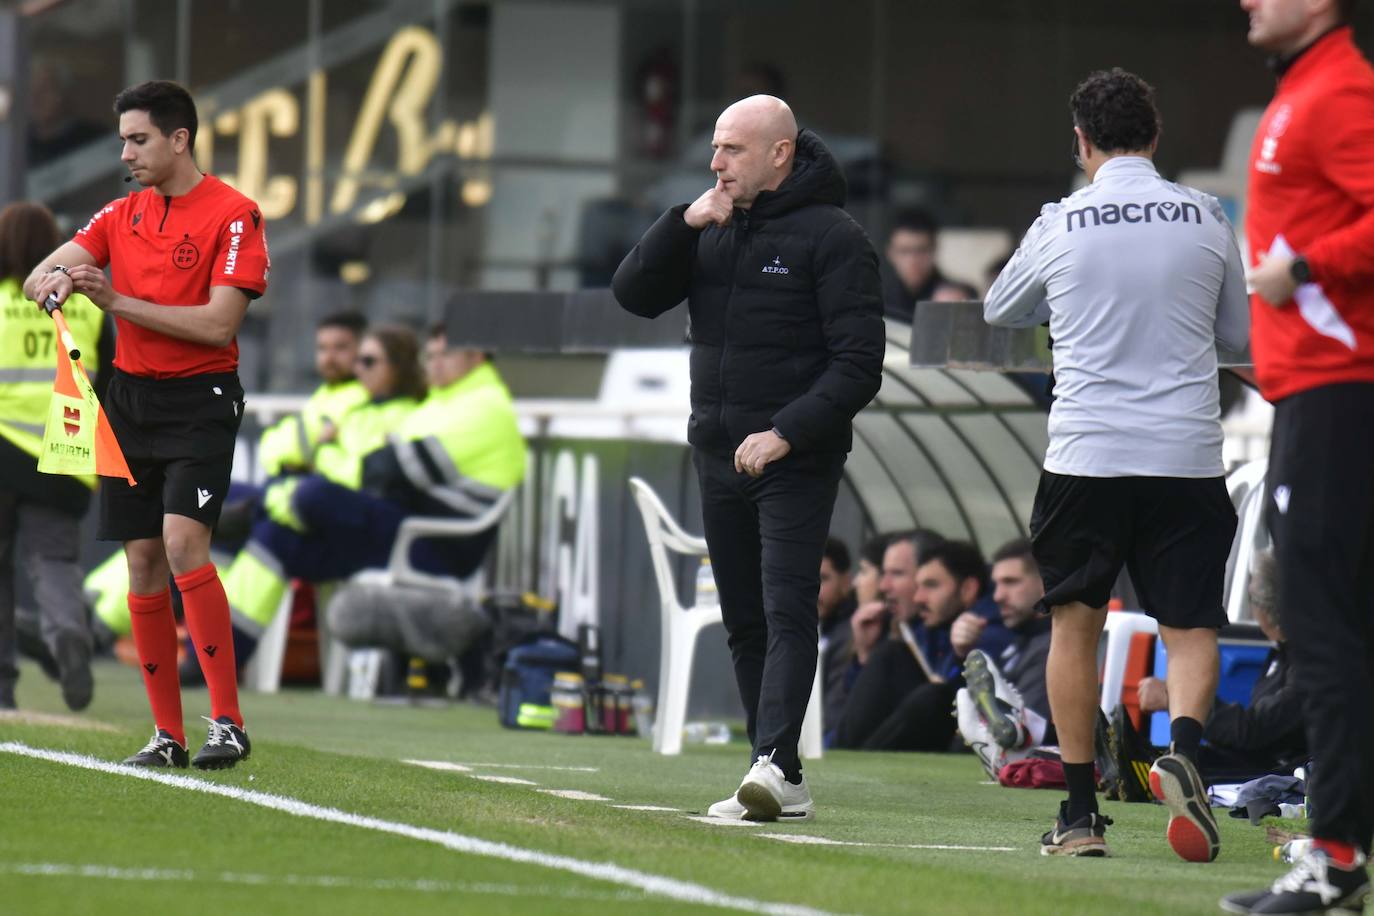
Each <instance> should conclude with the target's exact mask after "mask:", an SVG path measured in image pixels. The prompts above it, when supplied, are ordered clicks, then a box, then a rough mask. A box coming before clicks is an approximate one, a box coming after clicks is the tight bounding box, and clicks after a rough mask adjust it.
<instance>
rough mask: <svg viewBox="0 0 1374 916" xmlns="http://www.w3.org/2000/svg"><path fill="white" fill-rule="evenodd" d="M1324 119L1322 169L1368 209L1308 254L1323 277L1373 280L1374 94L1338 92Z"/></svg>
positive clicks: (1317, 274) (1315, 276)
mask: <svg viewBox="0 0 1374 916" xmlns="http://www.w3.org/2000/svg"><path fill="white" fill-rule="evenodd" d="M1322 120H1323V125H1324V128H1325V130H1326V134H1325V136H1324V138H1323V142H1322V148H1323V151H1322V153H1321V162H1322V173H1323V175H1324V176H1325V177H1326V179H1327V180H1328V181H1330V182H1331V183H1332V184H1334V185H1335V186H1336V187H1338V188H1340V189H1341V190H1342V191H1343V192H1345V194H1346V195H1347V196H1349V197H1350V199H1351V200H1353V201H1355V202H1356V203H1357V204H1358V205H1359V206H1360V207H1361V208H1362V209H1363V210H1364V213H1363V214H1362V215H1361V216H1360V217H1359V219H1356V220H1355V221H1354V222H1351V223H1349V224H1347V225H1345V226H1342V227H1341V228H1340V229H1337V230H1335V231H1334V232H1329V233H1327V234H1326V235H1323V236H1322V237H1321V238H1319V239H1317V240H1316V241H1315V242H1313V243H1312V244H1311V245H1309V246H1308V247H1307V250H1306V251H1304V252H1303V254H1304V255H1305V256H1306V257H1307V263H1308V265H1309V266H1310V267H1311V268H1312V278H1313V279H1314V280H1316V281H1318V282H1321V281H1323V280H1325V281H1333V280H1335V281H1341V282H1347V283H1349V282H1359V281H1362V280H1369V279H1374V156H1371V155H1370V150H1374V94H1371V93H1370V92H1368V91H1367V90H1363V89H1349V90H1344V91H1340V92H1337V93H1335V94H1334V95H1333V96H1332V97H1331V98H1330V99H1329V100H1328V105H1327V106H1326V110H1325V112H1324V117H1323V119H1322Z"/></svg>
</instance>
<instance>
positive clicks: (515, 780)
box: [469, 773, 539, 786]
mask: <svg viewBox="0 0 1374 916" xmlns="http://www.w3.org/2000/svg"><path fill="white" fill-rule="evenodd" d="M469 776H471V778H473V779H480V780H482V782H499V783H502V784H504V785H508V786H537V785H539V783H537V782H532V781H531V780H528V779H521V778H520V777H519V776H484V775H482V774H481V773H470V774H469Z"/></svg>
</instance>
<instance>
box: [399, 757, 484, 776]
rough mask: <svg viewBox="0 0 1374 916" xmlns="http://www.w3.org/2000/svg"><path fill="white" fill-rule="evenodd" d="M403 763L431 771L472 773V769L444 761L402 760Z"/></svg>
mask: <svg viewBox="0 0 1374 916" xmlns="http://www.w3.org/2000/svg"><path fill="white" fill-rule="evenodd" d="M401 763H411V764H414V765H415V766H417V767H425V768H426V769H429V770H447V771H449V772H451V773H471V772H472V767H469V766H463V765H462V764H461V763H448V762H447V761H444V760H402V761H401Z"/></svg>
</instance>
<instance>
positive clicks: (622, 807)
mask: <svg viewBox="0 0 1374 916" xmlns="http://www.w3.org/2000/svg"><path fill="white" fill-rule="evenodd" d="M611 807H612V808H619V809H620V810H621V811H670V812H672V813H673V814H677V813H678V811H679V810H680V809H678V808H665V807H663V806H662V805H611Z"/></svg>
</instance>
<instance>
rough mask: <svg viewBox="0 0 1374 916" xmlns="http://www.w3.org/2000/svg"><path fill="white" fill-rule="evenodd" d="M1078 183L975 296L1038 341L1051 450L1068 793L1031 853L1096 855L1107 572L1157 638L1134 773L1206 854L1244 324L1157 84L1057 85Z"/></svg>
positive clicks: (1236, 282)
mask: <svg viewBox="0 0 1374 916" xmlns="http://www.w3.org/2000/svg"><path fill="white" fill-rule="evenodd" d="M1070 107H1071V109H1072V111H1073V130H1074V159H1075V161H1076V162H1079V163H1080V164H1081V166H1082V168H1083V170H1084V171H1085V172H1086V173H1087V175H1088V178H1089V180H1090V182H1091V183H1090V184H1089V185H1088V186H1087V187H1085V188H1083V189H1082V190H1080V191H1078V192H1077V193H1075V194H1073V195H1071V196H1070V197H1067V198H1065V199H1063V200H1062V201H1058V202H1056V203H1051V204H1046V205H1045V207H1044V208H1043V209H1042V210H1041V211H1040V218H1039V219H1037V220H1036V221H1035V224H1034V225H1033V226H1031V228H1030V231H1029V232H1027V233H1026V237H1025V239H1024V240H1023V241H1022V242H1021V247H1020V248H1019V249H1018V250H1017V252H1016V254H1015V255H1013V256H1012V259H1011V261H1010V262H1008V264H1007V266H1006V267H1005V268H1004V269H1003V270H1002V272H1001V274H1000V275H999V276H998V278H997V281H996V282H995V283H994V284H993V286H992V289H990V290H989V291H988V295H987V300H986V303H985V305H984V313H985V317H986V318H987V320H988V322H989V323H991V324H998V325H1007V326H1010V327H1028V326H1033V325H1037V324H1041V323H1044V322H1048V323H1049V325H1050V336H1051V337H1052V338H1053V339H1054V371H1055V386H1054V393H1055V403H1054V406H1053V407H1052V408H1051V410H1050V420H1049V434H1050V444H1049V448H1048V450H1047V451H1046V453H1045V466H1044V472H1043V473H1042V475H1041V478H1040V487H1039V490H1038V491H1037V492H1036V496H1035V506H1034V508H1033V510H1032V513H1031V523H1030V528H1031V535H1032V547H1033V550H1034V554H1035V561H1036V563H1037V564H1038V565H1039V567H1040V572H1041V576H1042V577H1043V579H1044V584H1045V597H1044V598H1043V599H1042V600H1041V601H1040V604H1039V608H1040V610H1041V611H1042V612H1049V613H1051V614H1052V615H1053V621H1054V625H1053V629H1052V635H1051V637H1050V653H1049V660H1048V663H1047V666H1046V682H1047V686H1048V688H1049V696H1050V709H1051V711H1052V713H1053V719H1054V723H1055V727H1056V729H1057V731H1058V733H1059V746H1060V749H1061V752H1062V755H1063V760H1064V773H1065V778H1066V781H1067V782H1068V787H1069V798H1068V801H1066V802H1064V803H1063V804H1062V805H1061V806H1060V809H1059V817H1058V820H1057V821H1056V823H1055V826H1054V829H1052V830H1050V831H1049V832H1048V833H1046V834H1045V836H1044V838H1043V846H1042V850H1041V851H1042V852H1043V853H1045V854H1046V855H1075V856H1080V855H1087V856H1104V855H1108V854H1109V853H1108V851H1107V846H1106V841H1105V833H1106V827H1107V824H1109V823H1110V821H1109V820H1108V819H1107V818H1104V817H1102V816H1101V815H1100V814H1098V811H1097V797H1096V794H1095V792H1094V788H1095V787H1094V779H1093V726H1094V722H1095V720H1096V715H1097V711H1096V709H1095V707H1096V705H1097V694H1098V685H1097V644H1098V639H1099V637H1100V636H1101V634H1102V627H1103V624H1104V623H1105V621H1106V614H1107V599H1108V598H1109V597H1110V595H1111V591H1112V586H1113V585H1114V583H1115V582H1116V579H1117V576H1118V575H1119V573H1120V572H1121V569H1122V567H1123V566H1124V567H1126V568H1127V569H1128V570H1129V572H1130V575H1131V581H1132V582H1133V583H1134V584H1135V587H1136V590H1137V591H1138V592H1139V595H1140V600H1141V604H1142V606H1143V608H1144V610H1145V611H1146V612H1148V613H1149V614H1150V615H1151V616H1152V617H1154V618H1155V620H1157V621H1158V623H1159V632H1160V635H1161V636H1162V637H1163V639H1164V643H1165V645H1166V646H1167V647H1168V650H1169V685H1168V687H1169V706H1170V709H1169V712H1170V715H1171V717H1172V719H1173V722H1172V728H1171V738H1172V747H1171V752H1170V753H1169V754H1167V755H1165V756H1164V757H1161V758H1160V759H1159V760H1158V761H1157V762H1156V763H1155V766H1154V768H1153V770H1152V771H1151V774H1150V782H1151V788H1152V789H1153V790H1154V792H1155V794H1156V796H1157V797H1159V799H1160V800H1161V801H1163V802H1164V803H1165V804H1166V805H1167V806H1168V807H1169V810H1170V814H1171V818H1170V820H1169V826H1168V834H1167V835H1168V840H1169V845H1170V846H1171V847H1172V848H1173V850H1174V851H1175V852H1176V853H1178V855H1179V856H1181V857H1182V858H1184V859H1187V860H1189V861H1203V862H1205V861H1210V860H1211V859H1214V858H1216V855H1217V851H1218V848H1219V842H1218V834H1217V825H1216V821H1215V819H1214V818H1213V817H1212V814H1211V811H1210V809H1209V808H1208V805H1207V791H1206V788H1205V787H1204V786H1203V784H1202V781H1201V780H1200V779H1199V778H1198V775H1197V770H1196V766H1195V762H1196V757H1197V750H1198V745H1199V743H1200V741H1201V737H1202V723H1203V722H1204V721H1206V719H1207V713H1208V711H1209V710H1210V708H1211V704H1212V697H1213V695H1214V694H1215V692H1216V684H1217V674H1218V667H1219V661H1218V657H1217V628H1218V627H1220V626H1221V625H1222V624H1224V623H1226V614H1225V612H1224V611H1223V609H1222V603H1221V598H1222V582H1223V575H1224V573H1225V569H1226V558H1227V555H1228V553H1229V552H1230V547H1231V539H1232V537H1233V535H1234V533H1235V527H1236V514H1235V511H1234V510H1233V509H1232V507H1231V501H1230V499H1229V497H1228V496H1227V492H1226V485H1225V481H1224V478H1223V476H1222V474H1223V466H1222V461H1221V443H1222V433H1221V421H1220V408H1219V393H1218V390H1217V355H1216V347H1217V344H1218V343H1220V344H1221V345H1223V346H1225V347H1227V348H1229V349H1233V350H1240V349H1243V348H1244V347H1245V345H1246V342H1247V340H1248V336H1249V320H1248V314H1247V305H1246V298H1245V273H1244V268H1243V266H1242V263H1241V258H1240V252H1239V249H1238V248H1237V246H1236V241H1235V237H1234V235H1233V234H1232V232H1231V227H1230V225H1229V223H1227V221H1226V216H1225V215H1224V214H1223V213H1222V210H1221V206H1220V204H1218V203H1217V201H1216V200H1215V199H1214V198H1212V197H1209V196H1208V195H1206V194H1203V193H1201V192H1199V191H1195V190H1193V189H1191V188H1186V187H1183V186H1181V185H1176V184H1173V183H1171V182H1168V181H1165V180H1164V179H1163V178H1161V177H1160V176H1159V172H1157V171H1156V170H1155V167H1154V163H1153V161H1152V157H1153V155H1154V151H1155V146H1156V145H1157V143H1158V141H1159V113H1158V111H1157V110H1156V108H1155V102H1154V90H1153V89H1152V88H1151V87H1150V86H1149V84H1147V83H1146V82H1145V81H1144V80H1142V79H1140V78H1139V77H1137V76H1134V75H1132V74H1130V73H1127V72H1126V71H1124V70H1120V69H1116V70H1111V71H1107V72H1098V73H1094V74H1092V75H1091V76H1089V77H1088V78H1087V79H1086V80H1084V81H1083V83H1082V84H1081V85H1079V87H1078V88H1077V89H1076V90H1075V91H1074V93H1073V97H1072V99H1071V100H1070Z"/></svg>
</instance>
